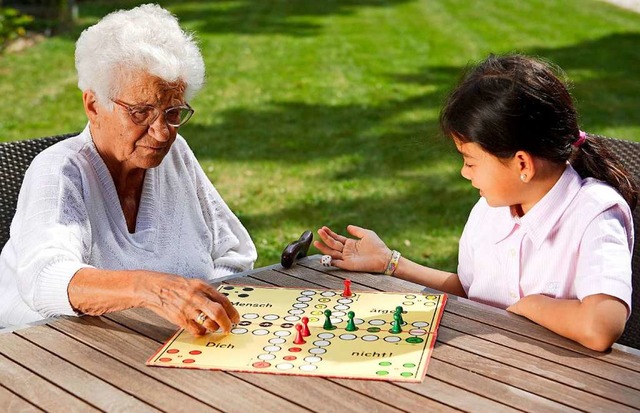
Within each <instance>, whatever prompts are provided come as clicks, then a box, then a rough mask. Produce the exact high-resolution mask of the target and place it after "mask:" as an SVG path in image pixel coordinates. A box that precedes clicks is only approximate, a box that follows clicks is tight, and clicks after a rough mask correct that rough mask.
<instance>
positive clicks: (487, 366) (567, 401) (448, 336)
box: [433, 327, 634, 412]
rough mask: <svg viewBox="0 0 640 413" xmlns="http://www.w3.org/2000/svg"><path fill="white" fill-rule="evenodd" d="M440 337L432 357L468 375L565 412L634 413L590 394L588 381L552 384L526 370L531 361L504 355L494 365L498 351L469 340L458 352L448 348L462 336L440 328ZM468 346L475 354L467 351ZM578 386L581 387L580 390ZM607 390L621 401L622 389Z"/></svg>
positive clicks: (462, 338) (611, 388)
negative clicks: (535, 397) (559, 406)
mask: <svg viewBox="0 0 640 413" xmlns="http://www.w3.org/2000/svg"><path fill="white" fill-rule="evenodd" d="M440 335H441V339H442V343H443V344H442V345H440V346H438V347H437V349H436V351H434V355H433V357H434V358H437V359H438V360H442V361H446V362H448V363H452V364H456V365H457V366H459V367H461V368H464V369H467V370H468V371H470V372H472V373H476V374H478V375H482V376H484V377H487V378H491V379H493V380H497V381H500V382H504V383H505V384H508V385H510V386H513V387H515V388H518V389H522V390H525V391H527V392H529V393H532V394H536V395H538V396H540V397H543V398H547V399H549V400H552V401H555V402H556V403H558V404H563V405H566V408H569V407H573V408H576V409H578V410H582V411H598V410H600V411H602V410H607V411H619V412H624V411H628V412H631V411H634V409H633V408H631V407H628V406H624V405H621V404H619V403H617V402H615V401H612V400H609V399H607V398H606V397H601V396H598V395H596V394H594V393H593V392H592V388H591V387H586V386H588V384H589V381H590V380H589V379H590V378H592V377H586V378H583V379H584V380H583V382H579V381H578V380H575V379H573V378H572V376H571V375H568V376H567V377H561V376H560V380H559V381H554V380H552V379H549V378H547V377H545V374H540V371H539V370H537V371H531V370H532V369H531V368H530V366H531V365H532V364H530V363H531V362H534V363H535V360H528V361H523V360H522V358H521V357H520V356H519V355H518V354H516V352H509V351H504V354H503V355H502V356H501V357H500V361H496V360H493V359H492V356H493V355H494V354H495V353H497V352H500V350H501V349H500V348H499V347H492V346H491V345H490V343H487V342H483V341H481V340H480V339H477V338H472V340H469V341H470V342H469V343H468V345H465V346H464V350H462V349H460V348H458V347H457V346H453V345H448V344H449V343H451V342H453V341H457V342H458V341H459V340H464V339H466V336H465V335H460V334H457V333H456V332H455V331H453V330H450V329H448V328H447V327H441V328H440V334H439V336H440ZM456 344H457V343H456ZM472 346H473V350H475V352H474V351H473V350H469V348H471V347H472ZM465 350H466V351H465ZM478 353H481V354H482V356H480V355H478ZM496 358H498V357H496ZM507 359H512V360H513V362H505V361H504V360H507ZM518 366H527V370H526V371H525V370H522V369H521V368H518ZM592 381H596V378H593V380H592ZM567 382H568V384H567ZM581 385H582V386H585V387H583V388H580V386H581ZM607 388H608V389H609V390H611V391H612V392H614V393H617V394H619V395H622V397H624V392H625V391H624V390H623V386H615V385H613V383H609V385H608V386H607ZM513 403H515V406H518V405H519V404H520V403H521V402H520V403H519V402H518V401H517V400H513ZM537 411H540V410H537Z"/></svg>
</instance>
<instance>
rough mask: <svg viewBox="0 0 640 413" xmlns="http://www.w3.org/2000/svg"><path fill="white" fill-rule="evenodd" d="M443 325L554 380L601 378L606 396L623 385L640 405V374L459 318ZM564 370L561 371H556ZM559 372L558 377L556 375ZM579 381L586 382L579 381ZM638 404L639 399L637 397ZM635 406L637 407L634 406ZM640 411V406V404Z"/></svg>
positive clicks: (452, 317)
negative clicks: (518, 358) (518, 356)
mask: <svg viewBox="0 0 640 413" xmlns="http://www.w3.org/2000/svg"><path fill="white" fill-rule="evenodd" d="M441 325H445V326H449V327H451V328H453V329H456V330H458V331H460V333H462V334H459V336H460V337H467V336H476V337H482V339H483V340H485V341H491V342H493V343H495V344H498V345H499V346H501V348H502V349H503V350H505V351H504V352H503V353H502V354H511V353H510V352H509V351H508V350H515V351H516V352H517V353H519V354H522V358H523V359H528V360H531V361H532V362H533V363H535V365H536V366H538V368H539V369H544V371H545V372H547V373H548V374H549V377H550V378H551V379H553V380H557V379H558V377H566V378H567V379H568V380H573V379H574V378H575V380H576V382H577V383H578V384H576V386H577V387H580V386H582V385H583V384H582V383H581V382H582V380H587V377H588V376H590V377H594V378H595V377H597V378H598V380H597V383H596V382H595V381H594V382H592V383H591V385H593V386H594V391H595V390H598V389H601V388H602V389H604V390H602V395H605V396H606V394H607V393H609V391H610V390H609V389H607V388H608V387H609V388H610V387H611V384H612V383H616V384H617V385H619V387H620V388H621V389H625V386H626V387H627V388H626V389H625V391H631V390H632V389H633V390H634V391H633V392H632V393H631V394H634V395H638V396H637V397H638V399H637V403H640V392H639V391H638V389H640V373H638V372H636V371H633V370H627V369H624V368H620V367H617V366H615V365H612V364H609V363H605V362H602V361H601V360H598V359H595V358H592V357H590V356H585V355H582V354H580V353H571V352H569V351H568V350H565V349H562V348H557V347H554V346H552V345H550V344H547V343H539V342H536V341H534V340H531V339H529V338H527V337H522V336H520V335H518V334H514V333H511V332H509V331H506V330H499V329H495V328H493V327H491V326H488V325H486V324H482V323H477V322H475V321H472V320H469V319H467V318H464V317H460V316H458V315H456V314H451V313H446V314H445V317H443V319H442V322H441ZM558 366H560V367H561V368H559V370H558V369H554V367H558ZM554 372H555V375H554ZM578 377H582V378H583V379H580V380H578V379H577V378H578ZM609 397H612V398H617V395H616V393H609ZM634 400H636V399H635V396H634ZM634 404H635V403H634ZM638 407H640V404H638Z"/></svg>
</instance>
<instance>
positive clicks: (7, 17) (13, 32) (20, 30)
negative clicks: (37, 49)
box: [0, 7, 33, 51]
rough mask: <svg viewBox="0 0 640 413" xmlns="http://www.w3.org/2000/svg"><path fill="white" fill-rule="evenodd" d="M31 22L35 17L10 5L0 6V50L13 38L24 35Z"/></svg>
mask: <svg viewBox="0 0 640 413" xmlns="http://www.w3.org/2000/svg"><path fill="white" fill-rule="evenodd" d="M31 23H33V17H31V16H29V15H28V14H22V13H20V12H19V11H18V10H16V9H13V8H10V7H0V51H2V50H4V48H5V47H6V46H7V44H8V43H9V42H11V41H12V40H15V39H17V38H18V37H21V36H24V35H25V34H26V32H27V30H26V29H27V27H28V26H29V25H30V24H31Z"/></svg>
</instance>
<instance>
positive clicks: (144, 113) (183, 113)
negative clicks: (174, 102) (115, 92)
mask: <svg viewBox="0 0 640 413" xmlns="http://www.w3.org/2000/svg"><path fill="white" fill-rule="evenodd" d="M111 101H112V102H113V103H115V104H116V105H118V106H121V107H123V108H124V109H126V110H127V113H128V114H129V118H130V119H131V121H132V122H133V123H135V124H136V125H139V126H149V125H151V124H152V123H153V122H155V121H156V119H158V116H160V112H163V113H164V121H165V122H166V124H167V125H169V126H172V127H174V128H179V127H180V126H182V125H184V124H185V123H187V121H189V119H191V116H192V115H193V113H194V112H195V110H193V108H192V107H191V106H189V104H188V103H185V104H183V105H178V106H172V107H170V108H166V109H164V110H162V109H159V108H157V107H155V106H152V105H140V104H138V105H131V104H128V103H126V102H123V101H121V100H117V99H111ZM176 116H177V120H173V119H175V117H176Z"/></svg>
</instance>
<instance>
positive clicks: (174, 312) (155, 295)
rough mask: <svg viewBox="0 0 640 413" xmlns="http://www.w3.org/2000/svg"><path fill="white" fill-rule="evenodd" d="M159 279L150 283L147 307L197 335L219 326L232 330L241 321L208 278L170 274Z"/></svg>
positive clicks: (227, 300)
mask: <svg viewBox="0 0 640 413" xmlns="http://www.w3.org/2000/svg"><path fill="white" fill-rule="evenodd" d="M156 274H157V273H156ZM154 278H156V277H154ZM158 278H159V279H155V280H153V285H151V286H150V291H149V292H150V293H151V295H150V296H149V299H148V300H147V305H146V306H147V307H148V308H150V309H152V310H153V311H154V312H156V313H157V314H158V315H160V316H162V317H164V318H166V319H167V320H169V321H171V322H173V323H174V324H177V325H178V326H180V327H182V328H184V329H185V330H188V331H189V332H191V333H192V334H193V335H195V336H201V335H203V334H205V333H206V332H207V330H210V331H216V330H218V328H220V329H222V331H224V332H229V331H230V330H231V328H232V327H233V325H235V324H236V323H238V322H239V321H240V315H239V314H238V311H237V310H236V309H235V308H234V307H233V305H232V304H231V302H230V301H229V299H228V298H227V297H226V296H224V295H223V294H221V293H220V292H218V290H216V289H215V288H214V287H212V286H211V285H209V284H208V283H206V282H205V281H202V280H200V279H193V278H183V277H180V276H177V275H169V274H162V275H161V276H158ZM201 314H203V315H201Z"/></svg>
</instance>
